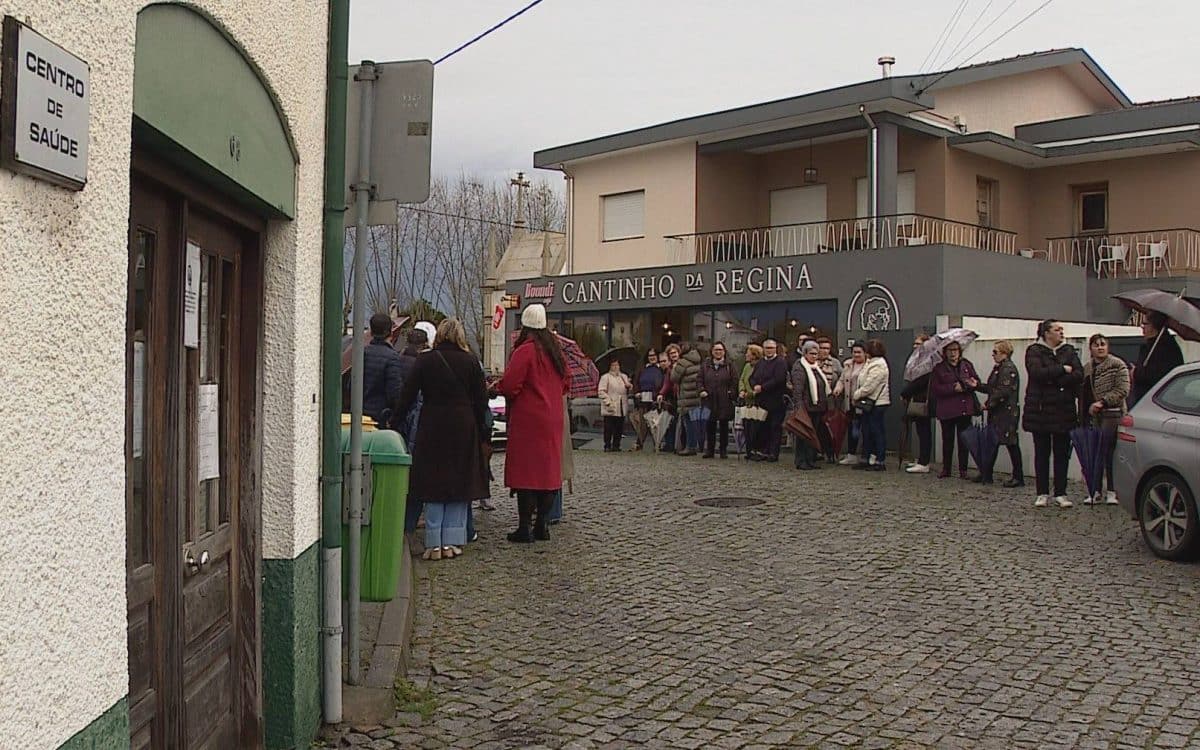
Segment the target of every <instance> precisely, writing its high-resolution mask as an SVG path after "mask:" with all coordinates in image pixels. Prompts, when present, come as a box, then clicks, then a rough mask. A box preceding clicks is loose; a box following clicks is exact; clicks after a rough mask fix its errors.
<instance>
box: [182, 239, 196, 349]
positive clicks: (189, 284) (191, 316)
mask: <svg viewBox="0 0 1200 750" xmlns="http://www.w3.org/2000/svg"><path fill="white" fill-rule="evenodd" d="M183 345H184V346H186V347H187V348H189V349H195V348H197V347H198V346H200V246H199V245H197V244H195V243H192V242H189V243H187V267H186V268H185V269H184V278H183Z"/></svg>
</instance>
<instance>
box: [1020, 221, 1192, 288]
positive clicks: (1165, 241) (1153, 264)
mask: <svg viewBox="0 0 1200 750" xmlns="http://www.w3.org/2000/svg"><path fill="white" fill-rule="evenodd" d="M1021 253H1022V254H1023V255H1025V256H1027V257H1030V256H1033V257H1036V256H1038V255H1043V253H1041V252H1037V251H1033V250H1029V249H1026V250H1022V251H1021ZM1044 255H1045V258H1046V260H1049V261H1051V262H1052V263H1062V264H1065V265H1075V266H1081V267H1083V268H1085V269H1087V271H1088V273H1089V274H1090V275H1093V276H1103V277H1113V276H1125V277H1130V278H1153V277H1157V276H1160V275H1165V276H1172V275H1176V274H1182V273H1188V272H1193V273H1195V272H1200V230H1196V229H1147V230H1142V231H1137V232H1110V233H1107V234H1088V235H1075V236H1070V237H1051V238H1049V239H1048V240H1047V241H1046V251H1045V253H1044Z"/></svg>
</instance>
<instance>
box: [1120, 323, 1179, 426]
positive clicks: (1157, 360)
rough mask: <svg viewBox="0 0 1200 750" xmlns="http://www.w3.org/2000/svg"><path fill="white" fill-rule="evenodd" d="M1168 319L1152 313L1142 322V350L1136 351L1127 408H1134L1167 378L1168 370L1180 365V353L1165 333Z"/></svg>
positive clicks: (1177, 345) (1176, 342)
mask: <svg viewBox="0 0 1200 750" xmlns="http://www.w3.org/2000/svg"><path fill="white" fill-rule="evenodd" d="M1166 327H1167V318H1166V316H1164V315H1163V314H1162V313H1156V312H1152V313H1150V314H1149V315H1147V316H1146V319H1145V320H1144V321H1142V337H1143V338H1144V339H1145V341H1143V342H1142V348H1141V349H1140V350H1139V351H1138V358H1137V361H1136V362H1134V363H1133V364H1134V367H1133V387H1132V388H1131V389H1130V392H1129V405H1130V406H1133V405H1134V404H1136V403H1137V402H1138V401H1140V400H1141V399H1142V396H1145V395H1146V394H1147V393H1149V392H1150V389H1151V388H1153V387H1154V386H1156V385H1158V383H1159V382H1160V381H1161V380H1162V379H1163V378H1165V377H1166V376H1167V373H1169V372H1170V371H1171V370H1174V369H1175V368H1176V367H1178V366H1180V365H1182V364H1183V352H1182V351H1181V350H1180V349H1179V342H1178V341H1176V340H1175V337H1174V336H1172V335H1171V334H1169V333H1167V332H1166V331H1165V330H1164V329H1165V328H1166Z"/></svg>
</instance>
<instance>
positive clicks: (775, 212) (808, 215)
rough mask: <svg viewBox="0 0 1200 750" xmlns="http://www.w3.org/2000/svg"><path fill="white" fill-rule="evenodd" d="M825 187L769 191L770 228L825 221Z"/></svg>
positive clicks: (812, 186)
mask: <svg viewBox="0 0 1200 750" xmlns="http://www.w3.org/2000/svg"><path fill="white" fill-rule="evenodd" d="M825 206H826V203H825V186H824V185H809V186H808V187H798V188H788V189H786V190H772V191H771V226H773V227H778V226H782V225H784V224H807V223H809V222H815V221H825V220H826V218H827V215H826V213H825V211H826V209H825Z"/></svg>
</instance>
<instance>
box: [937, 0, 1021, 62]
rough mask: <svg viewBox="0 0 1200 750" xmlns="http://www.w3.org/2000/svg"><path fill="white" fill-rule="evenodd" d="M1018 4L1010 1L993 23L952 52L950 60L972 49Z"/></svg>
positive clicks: (1015, 1)
mask: <svg viewBox="0 0 1200 750" xmlns="http://www.w3.org/2000/svg"><path fill="white" fill-rule="evenodd" d="M1016 4H1017V0H1009V2H1008V5H1005V6H1004V9H1003V10H1001V11H1000V12H999V13H997V14H996V17H995V18H993V19H992V20H991V21H988V23H987V25H986V26H984V27H983V28H982V29H980V30H979V33H978V34H976V35H975V36H973V37H971V39H970V40H969V41H967V42H966V43H965V44H959V45H958V46H957V47H956V48H955V51H954V52H951V53H950V55H949V56H948V57H949V58H950V59H953V58H954V56H955V55H957V54H958V53H959V52H961V51H962V50H964V49H967V48H968V47H970V46H971V45H972V44H974V43H975V40H976V39H978V38H979V37H981V36H983V35H984V34H986V33H987V32H988V29H990V28H992V27H993V26H995V25H996V22H997V21H999V20H1000V19H1001V18H1004V14H1006V13H1008V11H1009V10H1010V9H1011V8H1012V7H1013V6H1014V5H1016ZM950 59H947V60H946V64H947V65H948V64H949V63H950Z"/></svg>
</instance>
